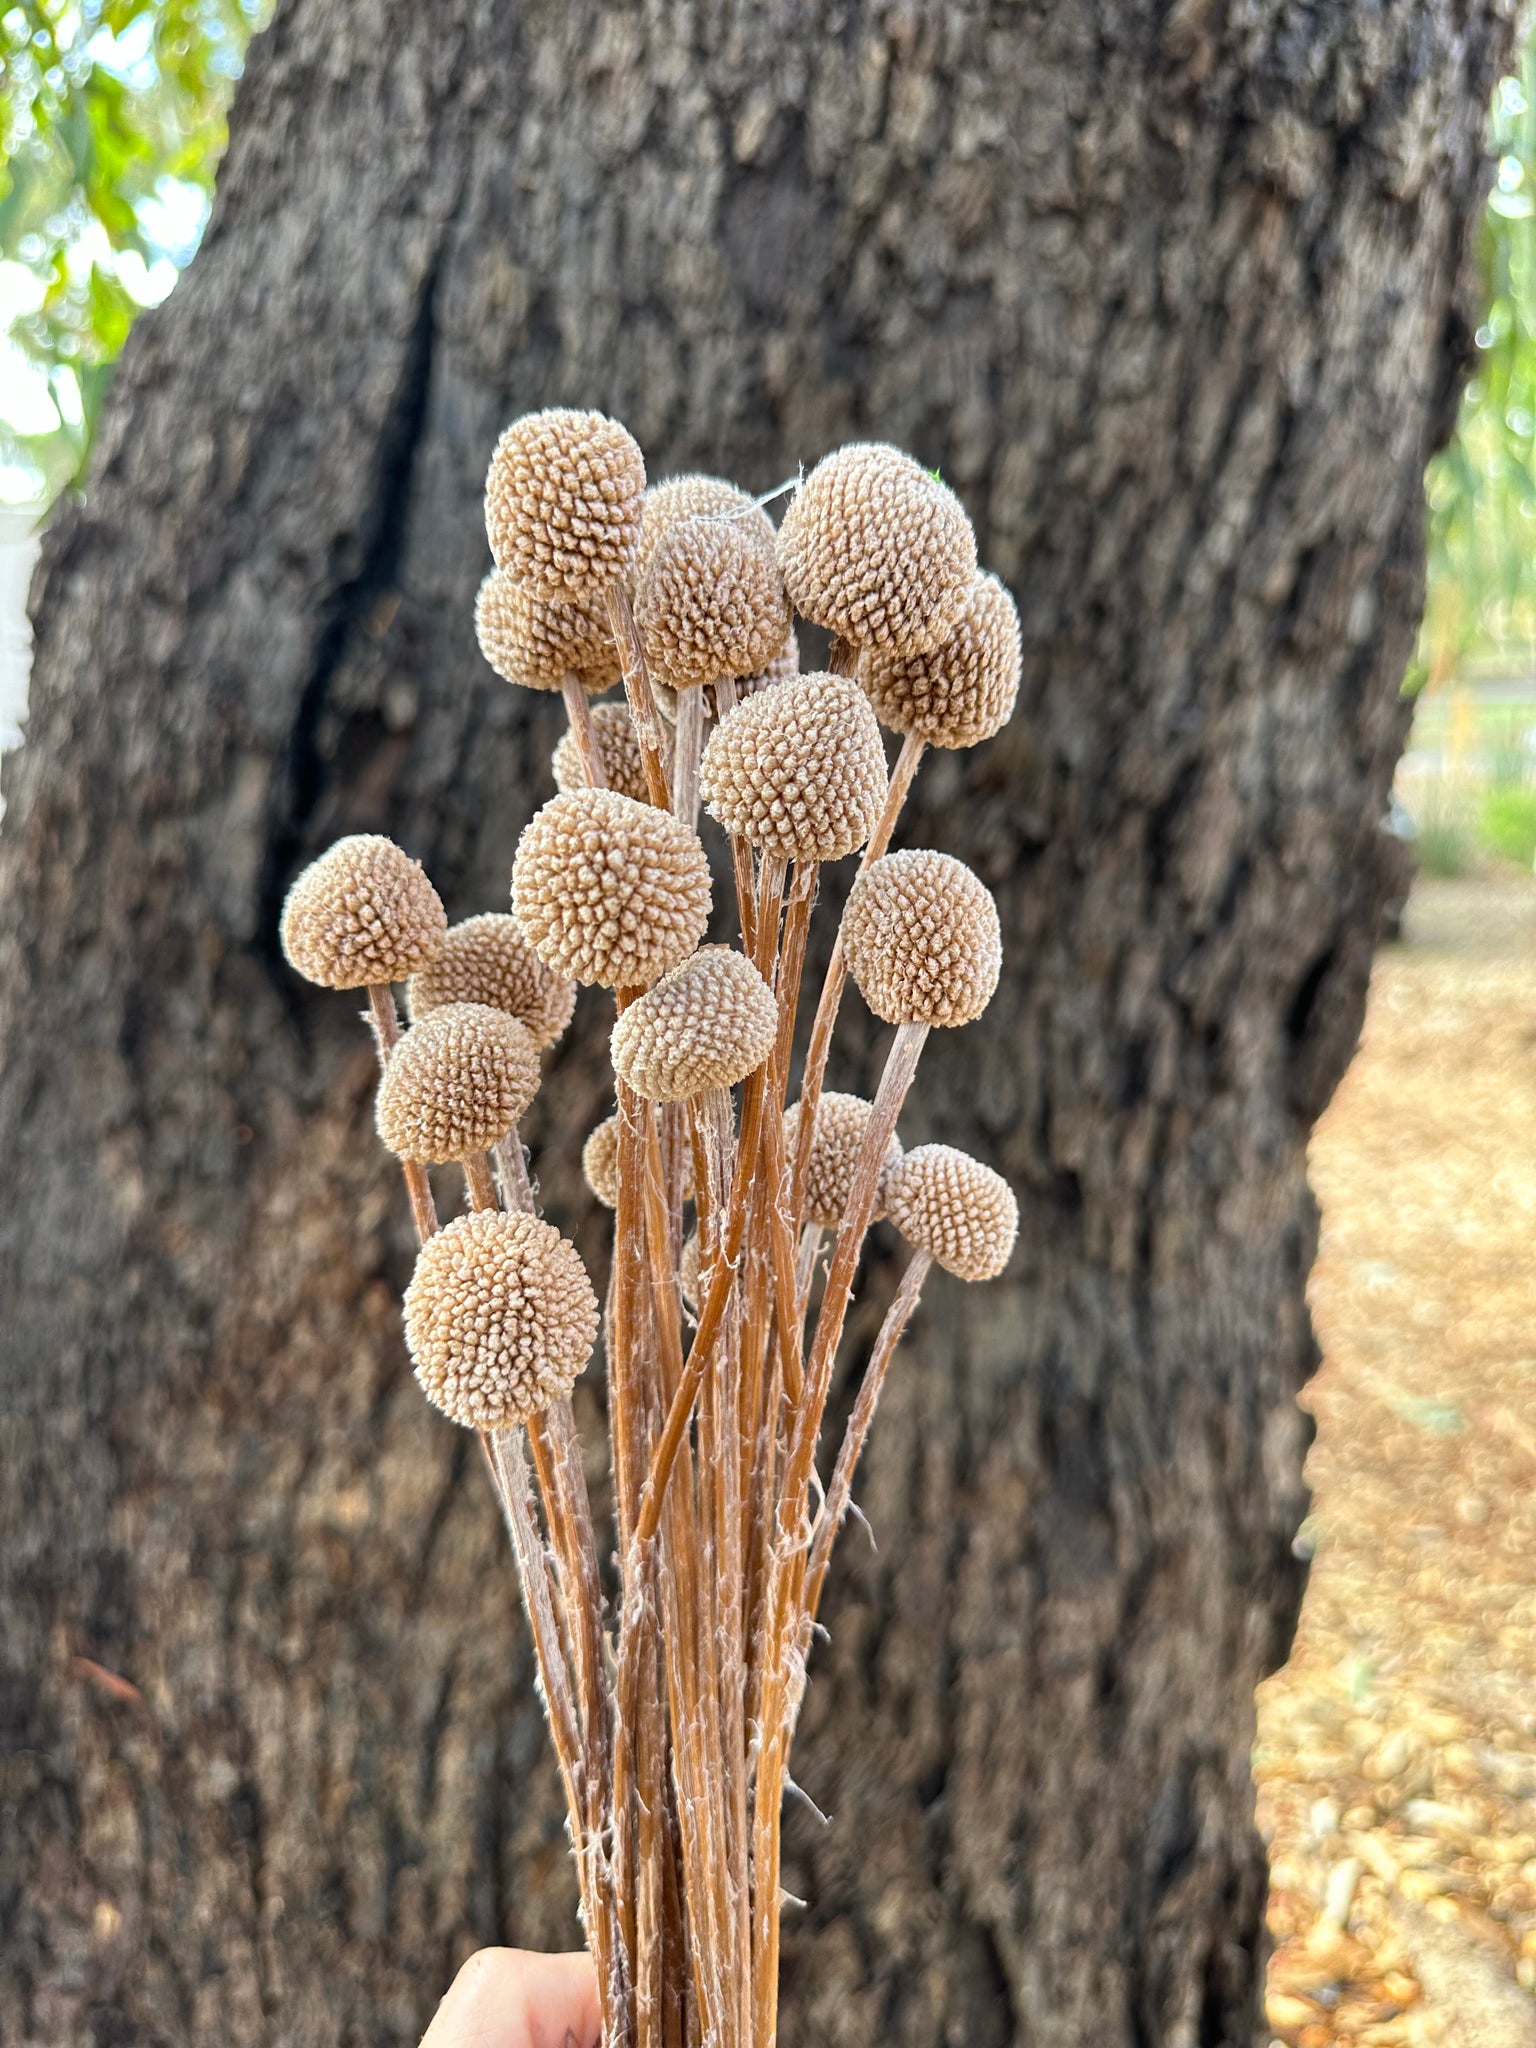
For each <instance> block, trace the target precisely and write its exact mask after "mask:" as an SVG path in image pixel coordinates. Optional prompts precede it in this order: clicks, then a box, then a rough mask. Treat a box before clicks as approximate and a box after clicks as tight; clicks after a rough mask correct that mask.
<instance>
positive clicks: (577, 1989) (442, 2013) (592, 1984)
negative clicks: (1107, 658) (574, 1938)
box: [421, 1948, 603, 2048]
mask: <svg viewBox="0 0 1536 2048" xmlns="http://www.w3.org/2000/svg"><path fill="white" fill-rule="evenodd" d="M602 2032H603V2023H602V2017H601V2013H600V2011H599V2008H598V2003H597V1977H596V1975H595V1973H594V1971H593V1968H592V1959H591V1957H590V1956H589V1955H587V1954H586V1952H585V1951H584V1950H581V1951H578V1952H577V1953H576V1954H575V1955H565V1956H544V1955H536V1954H534V1952H533V1951H532V1950H531V1949H524V1948H483V1949H481V1950H480V1951H479V1952H478V1954H476V1955H472V1956H471V1957H470V1959H469V1961H468V1962H467V1963H466V1964H465V1965H464V1967H463V1968H462V1969H461V1970H460V1972H459V1974H458V1975H457V1977H455V1978H454V1980H453V1982H452V1984H451V1985H450V1986H449V1987H448V1996H447V1997H446V1998H445V1999H444V2000H443V2002H442V2004H441V2005H440V2006H439V2007H438V2008H437V2014H436V2017H435V2018H434V2019H433V2021H432V2024H431V2026H430V2027H428V2029H427V2031H426V2035H425V2037H424V2038H423V2040H422V2044H421V2048H599V2043H600V2041H601V2039H602Z"/></svg>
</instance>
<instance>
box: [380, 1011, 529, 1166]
mask: <svg viewBox="0 0 1536 2048" xmlns="http://www.w3.org/2000/svg"><path fill="white" fill-rule="evenodd" d="M538 1086H539V1048H538V1046H537V1045H536V1044H535V1043H534V1038H533V1033H532V1032H531V1031H530V1030H529V1029H528V1027H527V1025H526V1024H520V1023H519V1022H518V1020H517V1018H516V1017H509V1016H508V1015H507V1013H506V1011H505V1010H493V1009H490V1008H489V1007H488V1006H487V1005H486V1004H484V1003H448V1004H446V1005H445V1006H444V1007H443V1008H442V1009H441V1010H431V1011H429V1012H428V1014H427V1015H426V1016H425V1017H423V1018H422V1019H421V1021H420V1022H419V1023H417V1024H413V1025H412V1026H411V1028H410V1030H409V1031H407V1032H406V1034H405V1036H404V1037H403V1038H402V1039H401V1040H400V1043H399V1044H398V1045H397V1046H396V1047H395V1049H394V1051H393V1052H392V1053H391V1054H390V1056H389V1064H388V1066H387V1067H386V1068H385V1069H384V1074H383V1078H382V1079H381V1080H380V1082H379V1094H378V1101H377V1104H376V1116H377V1122H378V1126H379V1136H380V1137H381V1138H382V1139H383V1140H384V1143H385V1144H386V1145H387V1146H388V1147H389V1149H390V1151H391V1152H393V1153H395V1154H396V1155H397V1156H398V1157H399V1158H401V1159H417V1160H421V1161H422V1162H424V1163H425V1164H427V1165H429V1166H437V1165H442V1164H444V1163H445V1162H446V1161H447V1160H450V1159H467V1158H468V1157H469V1155H470V1154H471V1153H472V1152H484V1151H485V1150H486V1148H487V1147H488V1146H491V1145H494V1144H496V1143H497V1141H498V1140H499V1139H501V1138H504V1137H505V1136H506V1135H507V1133H508V1131H510V1130H511V1129H512V1127H513V1125H514V1124H515V1123H516V1122H517V1120H518V1118H519V1117H520V1116H521V1115H522V1113H523V1111H524V1110H525V1109H526V1108H527V1107H528V1105H529V1103H530V1102H532V1100H533V1098H534V1096H535V1094H536V1093H537V1091H538Z"/></svg>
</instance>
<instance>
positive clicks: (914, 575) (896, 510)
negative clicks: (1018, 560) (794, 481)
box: [779, 441, 976, 654]
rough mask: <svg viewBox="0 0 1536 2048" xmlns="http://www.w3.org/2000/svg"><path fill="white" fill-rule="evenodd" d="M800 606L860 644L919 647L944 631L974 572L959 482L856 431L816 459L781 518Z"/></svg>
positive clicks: (933, 643) (783, 550)
mask: <svg viewBox="0 0 1536 2048" xmlns="http://www.w3.org/2000/svg"><path fill="white" fill-rule="evenodd" d="M779 567H780V568H781V569H782V570H783V572H784V581H785V583H786V584H787V585H788V586H789V594H790V597H791V599H792V600H793V602H794V606H795V610H796V611H797V612H800V613H801V614H802V615H803V616H804V617H805V618H808V619H813V620H814V621H815V623H816V624H817V625H818V626H826V627H827V628H828V629H829V630H830V631H832V632H834V633H838V634H841V636H842V637H843V638H844V639H845V640H851V641H853V642H854V643H855V644H856V645H857V646H859V647H878V648H881V649H889V650H890V651H891V652H892V653H894V654H921V653H923V652H925V651H926V650H927V649H928V648H930V647H937V646H938V644H939V642H940V641H941V640H944V639H947V638H948V636H949V634H950V632H951V630H952V629H953V627H954V623H955V621H956V619H957V618H958V617H959V615H960V610H961V607H962V606H963V605H964V603H965V600H966V596H967V594H968V592H969V590H970V586H971V578H972V577H973V576H974V575H975V574H976V536H975V534H974V533H973V532H972V531H971V522H970V520H969V519H968V518H967V517H966V515H965V508H964V507H963V506H962V505H961V503H960V500H959V499H958V498H957V497H956V496H955V494H954V492H953V491H951V490H949V489H948V488H947V487H946V486H945V485H944V484H941V483H940V482H939V480H938V478H937V477H936V476H933V475H931V474H930V473H929V471H927V470H926V469H924V468H923V467H922V465H921V464H920V463H917V462H914V461H913V460H912V458H911V456H910V455H903V454H902V452H901V450H900V449H899V448H890V447H887V446H885V445H884V444H883V443H881V442H870V441H856V442H854V443H852V444H851V445H850V446H849V447H847V448H839V449H838V450H837V451H836V452H835V453H834V454H832V455H828V456H826V457H824V458H823V460H822V461H820V462H818V463H817V465H816V467H815V468H814V469H813V470H812V471H811V473H810V475H809V476H808V477H807V478H806V480H805V482H804V483H803V484H802V485H801V486H800V488H799V490H798V491H797V492H796V493H795V495H794V497H793V498H792V499H791V501H790V506H789V510H788V512H787V513H786V514H785V515H784V524H783V525H782V526H781V527H780V528H779Z"/></svg>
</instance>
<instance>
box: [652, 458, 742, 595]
mask: <svg viewBox="0 0 1536 2048" xmlns="http://www.w3.org/2000/svg"><path fill="white" fill-rule="evenodd" d="M685 524H686V525H690V526H703V525H707V524H719V525H722V526H725V525H729V526H732V527H734V528H735V529H736V530H737V531H738V532H740V533H741V534H743V535H745V536H747V537H748V538H750V539H753V540H757V541H761V543H762V544H763V546H764V547H766V548H767V549H768V551H769V553H770V554H771V553H772V552H773V546H774V541H775V539H776V538H777V536H776V535H775V533H774V530H773V521H772V520H771V519H770V518H769V517H768V514H767V513H766V512H765V511H764V510H763V508H762V506H761V505H759V504H758V502H757V500H756V499H755V498H752V497H749V496H748V495H747V493H746V492H745V491H744V490H741V489H740V488H739V487H738V486H737V485H736V484H732V483H727V482H726V480H725V478H724V477H719V476H672V477H668V478H666V480H665V481H664V482H662V483H659V484H652V485H651V487H650V489H649V490H648V491H647V492H646V494H645V504H644V508H643V513H642V517H641V521H640V545H639V548H638V549H637V551H636V554H635V587H636V589H638V588H639V587H640V585H641V584H643V583H644V582H645V581H646V579H647V577H648V576H649V575H650V573H651V566H652V564H653V562H654V561H655V559H656V551H657V549H658V548H659V547H660V545H661V543H662V542H663V541H664V540H665V539H667V537H668V536H669V535H670V534H672V533H673V532H675V531H676V529H677V528H678V527H679V526H681V525H685Z"/></svg>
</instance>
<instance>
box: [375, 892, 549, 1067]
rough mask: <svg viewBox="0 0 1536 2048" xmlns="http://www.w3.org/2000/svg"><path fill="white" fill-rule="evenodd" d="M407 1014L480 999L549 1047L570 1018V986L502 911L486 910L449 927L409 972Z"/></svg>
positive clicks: (414, 1014) (513, 921)
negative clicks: (423, 962) (424, 961)
mask: <svg viewBox="0 0 1536 2048" xmlns="http://www.w3.org/2000/svg"><path fill="white" fill-rule="evenodd" d="M410 999H411V1015H412V1016H413V1017H425V1016H426V1014H427V1012H428V1011H429V1010H440V1009H441V1008H442V1007H443V1005H444V1004H445V1003H486V1004H488V1005H489V1006H490V1008H491V1009H493V1010H505V1011H506V1012H507V1014H508V1016H510V1017H516V1018H518V1019H519V1021H520V1022H522V1023H524V1024H526V1025H527V1027H528V1029H529V1030H530V1031H531V1032H532V1033H533V1037H534V1042H535V1043H536V1044H537V1045H539V1046H540V1047H541V1048H542V1047H544V1046H546V1045H553V1044H554V1042H555V1040H556V1039H557V1038H558V1037H559V1036H560V1034H561V1032H562V1031H564V1029H565V1027H566V1026H567V1025H568V1024H569V1023H570V1021H571V1012H572V1011H573V1010H574V1009H575V1007H576V984H575V982H574V981H565V980H563V979H562V978H561V977H560V976H559V975H558V974H551V973H550V971H549V969H548V968H547V967H546V966H545V965H544V962H543V961H542V960H541V959H540V958H539V956H538V954H537V953H535V952H534V950H533V948H532V947H531V946H530V945H529V944H528V942H527V940H526V939H525V938H524V937H523V935H522V933H521V932H520V931H519V930H518V928H517V920H516V918H513V917H508V916H507V915H506V913H505V912H504V911H487V912H486V913H485V915H484V916H482V917H466V918H465V919H464V921H463V923H462V924H455V925H450V926H449V928H448V936H447V938H446V939H444V941H443V950H442V951H441V952H440V953H439V954H438V956H437V958H436V959H435V960H434V961H433V962H432V963H431V965H430V966H428V967H423V968H422V970H421V971H420V973H419V974H413V975H412V976H411V988H410Z"/></svg>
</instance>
